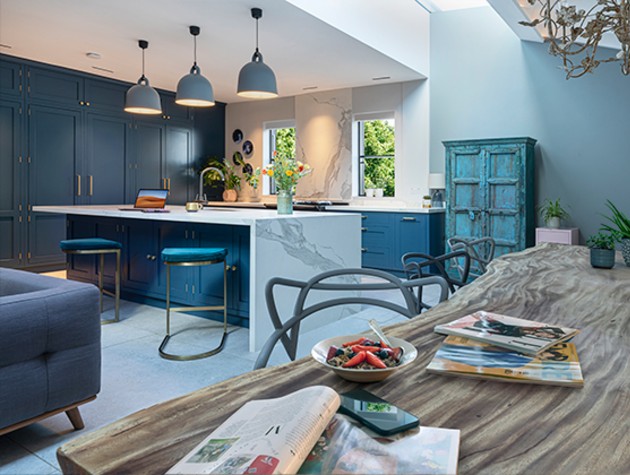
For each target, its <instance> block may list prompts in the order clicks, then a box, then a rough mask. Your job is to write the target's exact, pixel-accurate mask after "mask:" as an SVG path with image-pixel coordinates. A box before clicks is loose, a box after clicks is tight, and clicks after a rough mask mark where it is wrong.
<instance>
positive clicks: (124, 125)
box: [84, 114, 130, 204]
mask: <svg viewBox="0 0 630 475" xmlns="http://www.w3.org/2000/svg"><path fill="white" fill-rule="evenodd" d="M129 125H130V121H129V120H127V119H121V118H118V117H110V116H106V115H100V114H88V115H87V128H86V133H87V137H86V151H87V160H88V164H87V167H86V168H87V169H86V172H85V173H84V179H85V180H86V181H87V183H86V195H87V198H88V200H89V203H90V204H121V203H124V202H125V164H126V163H127V144H128V139H127V136H128V133H129Z"/></svg>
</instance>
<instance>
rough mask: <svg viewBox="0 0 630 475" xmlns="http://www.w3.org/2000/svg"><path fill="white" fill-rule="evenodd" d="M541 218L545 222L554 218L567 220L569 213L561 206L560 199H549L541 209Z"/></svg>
mask: <svg viewBox="0 0 630 475" xmlns="http://www.w3.org/2000/svg"><path fill="white" fill-rule="evenodd" d="M539 211H540V217H541V218H542V219H543V220H544V221H545V222H547V221H549V220H550V219H552V218H560V219H566V218H568V217H569V213H567V211H566V210H565V209H564V208H563V207H562V205H561V204H560V198H558V199H557V200H555V201H553V200H550V199H549V198H547V199H545V201H544V202H543V204H542V205H541V206H540V208H539Z"/></svg>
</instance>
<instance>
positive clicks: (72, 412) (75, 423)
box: [66, 407, 85, 430]
mask: <svg viewBox="0 0 630 475" xmlns="http://www.w3.org/2000/svg"><path fill="white" fill-rule="evenodd" d="M66 415H67V416H68V419H70V423H71V424H72V427H74V429H75V430H81V429H83V428H84V427H85V424H84V423H83V418H82V417H81V413H80V412H79V408H78V407H73V408H72V409H68V410H67V411H66Z"/></svg>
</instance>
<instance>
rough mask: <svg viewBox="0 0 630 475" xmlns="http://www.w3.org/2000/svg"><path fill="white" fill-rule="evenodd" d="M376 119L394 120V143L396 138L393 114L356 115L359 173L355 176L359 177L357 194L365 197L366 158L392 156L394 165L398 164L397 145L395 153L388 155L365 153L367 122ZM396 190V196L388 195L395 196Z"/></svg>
mask: <svg viewBox="0 0 630 475" xmlns="http://www.w3.org/2000/svg"><path fill="white" fill-rule="evenodd" d="M376 120H380V121H390V120H391V121H393V122H394V144H395V140H396V120H395V119H394V116H393V114H390V113H383V114H369V115H366V116H357V117H355V122H356V124H357V128H356V132H357V162H356V163H357V173H356V174H355V177H356V179H357V196H359V197H365V159H372V158H392V159H394V167H395V164H396V146H395V145H394V153H392V154H386V155H365V126H364V123H365V122H373V121H376ZM395 173H396V172H395V168H394V179H395V176H396V175H395ZM395 196H396V192H395V191H394V196H388V198H395Z"/></svg>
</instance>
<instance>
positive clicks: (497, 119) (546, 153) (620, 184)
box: [430, 7, 630, 240]
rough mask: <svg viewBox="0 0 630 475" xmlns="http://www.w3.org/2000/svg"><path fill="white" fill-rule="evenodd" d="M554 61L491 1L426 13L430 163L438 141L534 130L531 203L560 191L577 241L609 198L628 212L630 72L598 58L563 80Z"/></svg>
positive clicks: (436, 159) (434, 162) (439, 152)
mask: <svg viewBox="0 0 630 475" xmlns="http://www.w3.org/2000/svg"><path fill="white" fill-rule="evenodd" d="M560 65H561V60H560V59H559V58H554V57H552V56H551V55H549V54H548V52H547V46H546V45H543V44H535V43H528V42H521V41H520V40H519V39H518V38H517V37H516V35H515V34H514V33H513V32H512V30H510V29H509V27H508V26H507V25H506V24H505V23H504V22H503V20H501V18H500V17H499V16H498V15H497V14H496V13H495V12H494V10H492V9H491V8H490V7H487V8H475V9H468V10H460V11H454V12H442V13H434V14H432V15H431V78H430V90H431V95H430V97H431V112H430V114H431V121H430V123H431V171H432V172H439V171H443V170H444V147H443V145H442V141H443V140H455V139H474V138H499V137H517V136H530V137H532V138H535V139H537V140H538V145H537V159H536V202H537V203H540V202H542V201H543V200H544V199H545V198H552V199H555V198H560V199H561V202H562V203H563V204H564V205H566V206H565V208H567V209H568V211H569V213H570V214H571V220H570V221H569V222H568V223H567V224H568V225H573V226H577V227H579V228H580V235H581V239H582V240H583V239H584V238H585V237H588V236H589V235H590V234H592V233H594V232H596V231H597V230H598V228H599V226H600V223H602V221H603V218H602V216H601V214H603V213H606V212H607V209H606V207H605V205H604V203H605V200H606V199H607V198H608V199H610V200H612V201H613V202H614V203H615V204H617V206H618V207H619V208H621V209H622V211H624V212H625V213H626V214H628V215H630V77H626V76H623V75H622V74H621V72H620V69H619V66H618V65H617V64H604V65H600V66H599V67H598V68H597V69H596V71H595V73H594V74H592V75H588V76H586V77H582V78H579V79H571V80H569V81H567V80H566V79H565V75H564V72H563V71H562V70H561V69H559V66H560Z"/></svg>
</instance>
